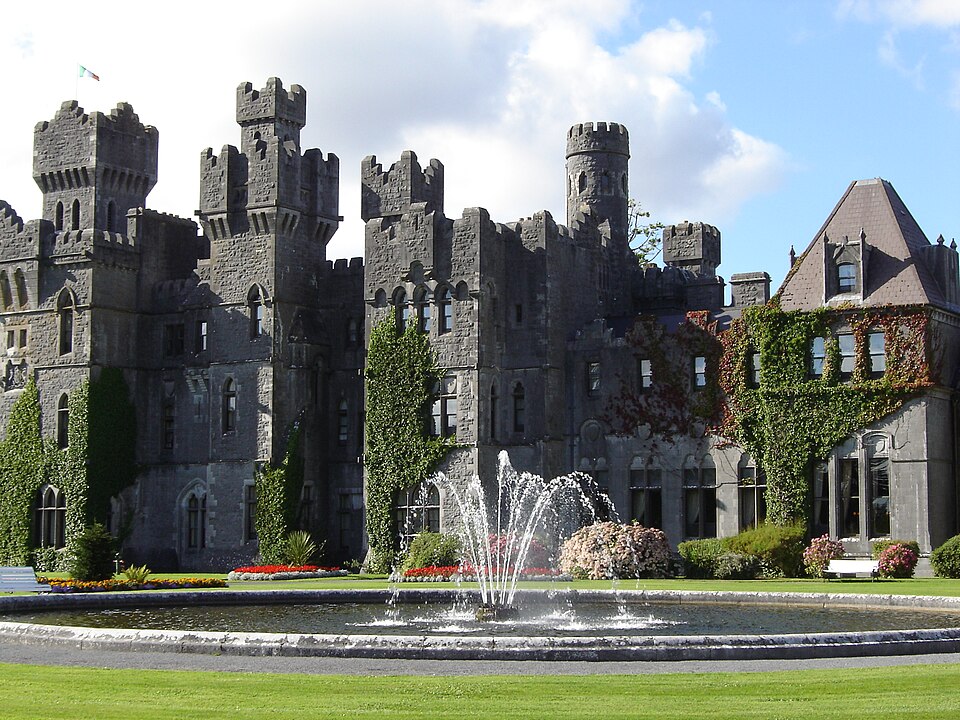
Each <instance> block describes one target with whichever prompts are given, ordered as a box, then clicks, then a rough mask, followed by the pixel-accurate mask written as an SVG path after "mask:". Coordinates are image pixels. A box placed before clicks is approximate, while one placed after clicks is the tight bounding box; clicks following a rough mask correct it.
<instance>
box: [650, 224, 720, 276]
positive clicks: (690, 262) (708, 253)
mask: <svg viewBox="0 0 960 720" xmlns="http://www.w3.org/2000/svg"><path fill="white" fill-rule="evenodd" d="M663 262H664V263H665V264H667V265H673V266H675V267H680V268H685V269H687V270H691V271H693V272H695V273H697V274H699V275H714V274H716V270H717V266H718V265H720V231H719V230H717V228H715V227H714V226H713V225H708V224H706V223H702V222H689V221H684V222H682V223H678V224H676V225H667V227H665V228H664V229H663Z"/></svg>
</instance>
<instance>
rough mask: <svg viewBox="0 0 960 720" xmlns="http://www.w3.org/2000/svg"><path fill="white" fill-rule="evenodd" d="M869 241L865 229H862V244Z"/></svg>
mask: <svg viewBox="0 0 960 720" xmlns="http://www.w3.org/2000/svg"><path fill="white" fill-rule="evenodd" d="M866 239H867V233H866V231H865V230H864V229H863V228H860V242H863V241H864V240H866Z"/></svg>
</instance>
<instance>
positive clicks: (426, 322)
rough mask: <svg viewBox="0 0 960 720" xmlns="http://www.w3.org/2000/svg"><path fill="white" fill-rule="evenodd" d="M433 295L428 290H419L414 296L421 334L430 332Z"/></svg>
mask: <svg viewBox="0 0 960 720" xmlns="http://www.w3.org/2000/svg"><path fill="white" fill-rule="evenodd" d="M431 299H432V293H431V292H430V291H429V290H428V289H427V288H418V289H417V292H416V295H415V296H414V304H415V305H416V307H417V327H418V328H419V330H420V332H422V333H428V334H429V332H430V325H431V322H430V320H431V318H430V300H431Z"/></svg>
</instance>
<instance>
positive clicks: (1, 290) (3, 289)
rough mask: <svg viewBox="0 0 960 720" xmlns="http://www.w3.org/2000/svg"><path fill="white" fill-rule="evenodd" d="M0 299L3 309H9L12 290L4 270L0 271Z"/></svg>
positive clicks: (11, 305)
mask: <svg viewBox="0 0 960 720" xmlns="http://www.w3.org/2000/svg"><path fill="white" fill-rule="evenodd" d="M0 300H3V309H4V310H10V309H11V308H12V307H13V292H12V291H11V290H10V278H9V277H8V276H7V271H6V270H3V271H2V272H0Z"/></svg>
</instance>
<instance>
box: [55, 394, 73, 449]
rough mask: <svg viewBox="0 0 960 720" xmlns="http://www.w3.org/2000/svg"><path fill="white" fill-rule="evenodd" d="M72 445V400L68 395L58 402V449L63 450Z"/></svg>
mask: <svg viewBox="0 0 960 720" xmlns="http://www.w3.org/2000/svg"><path fill="white" fill-rule="evenodd" d="M69 443H70V400H69V398H68V397H67V394H66V393H63V394H62V395H61V396H60V399H59V400H58V401H57V447H59V448H61V449H63V448H65V447H67V445H69Z"/></svg>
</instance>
